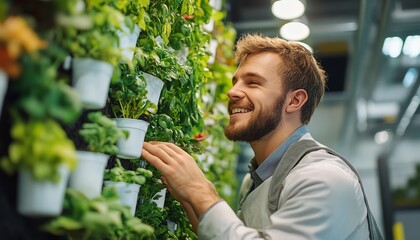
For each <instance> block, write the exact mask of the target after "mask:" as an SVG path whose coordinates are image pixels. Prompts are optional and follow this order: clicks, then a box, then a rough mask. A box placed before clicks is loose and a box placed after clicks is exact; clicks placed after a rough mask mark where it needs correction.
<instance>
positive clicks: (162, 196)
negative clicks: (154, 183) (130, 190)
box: [152, 180, 166, 209]
mask: <svg viewBox="0 0 420 240" xmlns="http://www.w3.org/2000/svg"><path fill="white" fill-rule="evenodd" d="M158 181H159V182H161V180H158ZM156 195H159V196H160V197H159V198H157V199H155V196H156ZM165 198H166V188H163V189H161V190H160V191H159V192H157V193H156V194H155V195H154V196H153V197H152V202H154V203H156V205H157V206H158V207H159V208H161V209H162V208H163V206H164V205H165Z"/></svg>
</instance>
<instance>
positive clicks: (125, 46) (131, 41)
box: [117, 24, 141, 62]
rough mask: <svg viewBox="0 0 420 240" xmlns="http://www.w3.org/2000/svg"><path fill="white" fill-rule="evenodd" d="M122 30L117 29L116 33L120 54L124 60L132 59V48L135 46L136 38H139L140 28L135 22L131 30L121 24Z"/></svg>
mask: <svg viewBox="0 0 420 240" xmlns="http://www.w3.org/2000/svg"><path fill="white" fill-rule="evenodd" d="M121 28H122V30H120V31H117V35H118V37H119V39H120V41H119V43H120V45H119V47H120V48H121V49H122V55H123V57H124V59H125V60H128V61H130V62H131V61H132V60H133V56H134V49H135V47H136V43H137V39H138V38H139V35H140V32H141V29H140V27H139V26H138V25H137V24H135V25H134V30H133V32H131V31H130V29H129V28H128V27H127V26H126V25H123V26H121Z"/></svg>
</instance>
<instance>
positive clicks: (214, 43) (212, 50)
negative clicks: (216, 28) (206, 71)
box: [207, 39, 219, 64]
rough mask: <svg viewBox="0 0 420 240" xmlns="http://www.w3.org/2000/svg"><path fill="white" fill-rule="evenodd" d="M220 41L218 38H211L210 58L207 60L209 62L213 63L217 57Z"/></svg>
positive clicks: (209, 46)
mask: <svg viewBox="0 0 420 240" xmlns="http://www.w3.org/2000/svg"><path fill="white" fill-rule="evenodd" d="M218 44H219V43H218V42H217V40H216V39H211V40H210V43H209V45H208V46H207V51H208V52H210V57H209V60H208V61H207V63H208V64H213V63H214V60H215V59H216V52H217V45H218Z"/></svg>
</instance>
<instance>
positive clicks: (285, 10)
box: [271, 0, 305, 20]
mask: <svg viewBox="0 0 420 240" xmlns="http://www.w3.org/2000/svg"><path fill="white" fill-rule="evenodd" d="M271 12H273V15H274V16H276V17H278V18H280V19H285V20H290V19H294V18H298V17H300V16H302V15H303V13H304V12H305V5H304V4H303V3H302V2H301V1H299V0H279V1H276V2H274V3H273V5H272V6H271Z"/></svg>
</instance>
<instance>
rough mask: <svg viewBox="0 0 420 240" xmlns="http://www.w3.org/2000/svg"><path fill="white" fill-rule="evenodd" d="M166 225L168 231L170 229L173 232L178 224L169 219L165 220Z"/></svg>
mask: <svg viewBox="0 0 420 240" xmlns="http://www.w3.org/2000/svg"><path fill="white" fill-rule="evenodd" d="M166 225H167V226H168V228H169V231H171V232H173V233H175V231H176V229H177V228H178V224H176V223H175V222H173V221H171V220H169V219H167V220H166Z"/></svg>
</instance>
